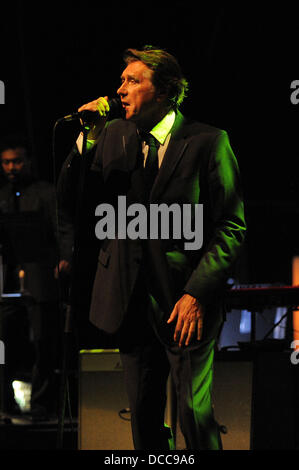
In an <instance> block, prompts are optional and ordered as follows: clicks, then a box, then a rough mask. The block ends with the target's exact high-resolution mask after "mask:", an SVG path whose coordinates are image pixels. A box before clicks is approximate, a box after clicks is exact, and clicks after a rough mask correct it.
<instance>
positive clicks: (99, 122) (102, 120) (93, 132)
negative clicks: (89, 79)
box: [78, 96, 109, 140]
mask: <svg viewBox="0 0 299 470" xmlns="http://www.w3.org/2000/svg"><path fill="white" fill-rule="evenodd" d="M81 111H93V112H94V113H96V114H95V115H96V117H95V121H94V124H93V126H92V127H91V129H90V131H89V133H88V136H87V138H88V140H97V138H98V137H99V135H100V133H101V131H102V129H103V127H104V126H105V124H106V120H107V113H108V112H109V104H108V96H105V97H99V98H97V99H96V100H94V101H90V102H89V103H86V104H84V105H82V106H81V107H80V108H79V109H78V112H81Z"/></svg>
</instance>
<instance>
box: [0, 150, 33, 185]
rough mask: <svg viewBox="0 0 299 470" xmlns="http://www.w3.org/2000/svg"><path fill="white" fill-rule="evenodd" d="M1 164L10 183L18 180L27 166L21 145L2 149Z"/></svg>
mask: <svg viewBox="0 0 299 470" xmlns="http://www.w3.org/2000/svg"><path fill="white" fill-rule="evenodd" d="M1 165H2V168H3V172H4V175H5V176H6V178H7V179H8V180H9V181H11V182H12V183H13V182H16V181H19V180H20V179H21V178H22V177H23V175H25V174H26V173H27V171H28V168H29V162H28V160H27V158H26V151H25V150H24V149H23V148H21V147H20V148H16V149H7V150H4V151H3V152H2V154H1Z"/></svg>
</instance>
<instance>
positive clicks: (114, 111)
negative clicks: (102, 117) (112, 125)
mask: <svg viewBox="0 0 299 470" xmlns="http://www.w3.org/2000/svg"><path fill="white" fill-rule="evenodd" d="M108 104H109V108H110V109H109V112H108V114H107V119H108V120H109V121H112V119H116V118H121V117H123V116H124V108H123V107H122V104H121V100H120V98H119V97H116V98H112V99H111V100H109V101H108ZM96 115H97V111H89V110H85V111H80V112H76V113H72V114H68V115H67V116H64V117H63V118H60V119H59V120H58V122H60V121H74V120H76V119H82V120H83V121H84V122H87V123H91V122H92V121H94V120H95V118H96Z"/></svg>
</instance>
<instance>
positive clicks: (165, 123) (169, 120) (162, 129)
mask: <svg viewBox="0 0 299 470" xmlns="http://www.w3.org/2000/svg"><path fill="white" fill-rule="evenodd" d="M174 121H175V112H174V111H173V110H171V111H169V113H168V114H166V116H164V118H163V119H162V120H161V121H160V122H158V124H156V125H155V127H154V128H153V129H152V130H151V131H150V134H152V135H153V136H154V137H155V138H156V139H157V141H158V142H159V144H161V145H163V144H164V143H165V140H166V137H167V136H168V134H169V133H170V131H171V128H172V126H173V123H174Z"/></svg>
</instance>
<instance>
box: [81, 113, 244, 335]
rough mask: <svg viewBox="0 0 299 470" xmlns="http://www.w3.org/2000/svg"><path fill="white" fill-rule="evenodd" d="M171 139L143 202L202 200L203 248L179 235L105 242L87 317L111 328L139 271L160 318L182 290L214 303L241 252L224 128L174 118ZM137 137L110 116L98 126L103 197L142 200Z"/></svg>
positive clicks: (236, 183)
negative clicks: (188, 243)
mask: <svg viewBox="0 0 299 470" xmlns="http://www.w3.org/2000/svg"><path fill="white" fill-rule="evenodd" d="M171 134H172V135H171V139H170V142H169V145H168V148H167V151H166V153H165V156H164V159H163V162H162V165H161V168H160V170H159V173H158V176H157V178H156V181H155V183H154V186H153V188H152V191H151V194H150V200H149V202H150V203H155V204H160V203H167V204H168V205H170V204H172V203H179V204H188V203H189V204H192V205H194V204H196V203H201V204H203V212H204V220H203V231H204V233H203V246H202V248H201V249H199V250H195V251H190V250H189V251H188V250H186V249H185V247H184V242H185V241H186V240H183V239H182V240H176V239H170V240H146V241H140V240H130V239H128V238H127V239H117V238H116V239H114V240H106V241H105V242H104V243H103V246H102V248H101V250H100V253H99V258H98V267H97V272H96V276H95V281H94V286H93V293H92V301H91V309H90V320H91V322H92V323H93V324H94V325H96V326H97V327H98V328H100V329H103V330H104V331H106V332H109V333H113V332H115V331H117V330H118V328H119V327H120V325H121V324H122V321H123V318H124V317H125V315H126V313H127V310H128V305H129V302H130V299H131V295H132V292H133V289H134V285H135V283H136V279H137V278H138V275H139V273H140V269H141V266H142V275H146V277H147V282H148V286H149V291H150V294H151V296H152V299H154V300H155V304H156V305H158V306H159V308H158V311H159V312H160V313H159V315H158V317H157V318H156V321H157V322H160V321H164V320H165V318H166V317H168V315H169V314H170V312H171V311H172V309H173V306H174V303H175V302H176V300H177V299H178V298H179V297H180V296H181V295H182V294H183V293H184V292H187V293H189V294H191V295H193V296H194V297H196V298H198V299H199V301H200V302H201V303H202V304H203V305H204V306H206V307H208V306H209V305H212V304H214V303H215V302H218V301H219V299H220V296H221V292H222V290H223V288H224V286H225V281H226V279H227V277H228V276H229V274H230V271H231V269H232V267H233V264H234V262H235V260H236V258H237V255H238V253H239V251H240V247H241V245H242V242H243V240H244V235H245V230H246V228H245V220H244V211H243V201H242V192H241V185H240V176H239V169H238V165H237V161H236V158H235V156H234V154H233V152H232V149H231V147H230V144H229V139H228V136H227V133H226V132H225V131H223V130H220V129H217V128H214V127H211V126H208V125H205V124H201V123H198V122H194V121H189V120H186V119H185V118H184V117H183V116H182V114H181V113H178V114H177V116H176V120H175V124H174V127H173V129H172V132H171ZM141 160H142V159H141V158H140V143H139V139H138V135H137V131H136V126H135V124H134V123H132V122H129V121H125V120H115V121H112V122H111V123H109V125H107V126H106V128H105V129H104V130H103V132H102V134H101V137H100V140H99V142H98V145H97V150H96V154H95V158H94V161H93V165H92V169H93V171H96V172H98V176H99V178H98V187H99V188H101V189H102V188H104V190H103V194H105V201H106V202H109V203H111V204H116V202H117V196H118V195H126V197H127V205H129V204H132V203H134V202H138V203H144V204H146V203H147V201H146V200H145V197H144V186H143V181H142V175H141V171H140V165H141Z"/></svg>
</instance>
